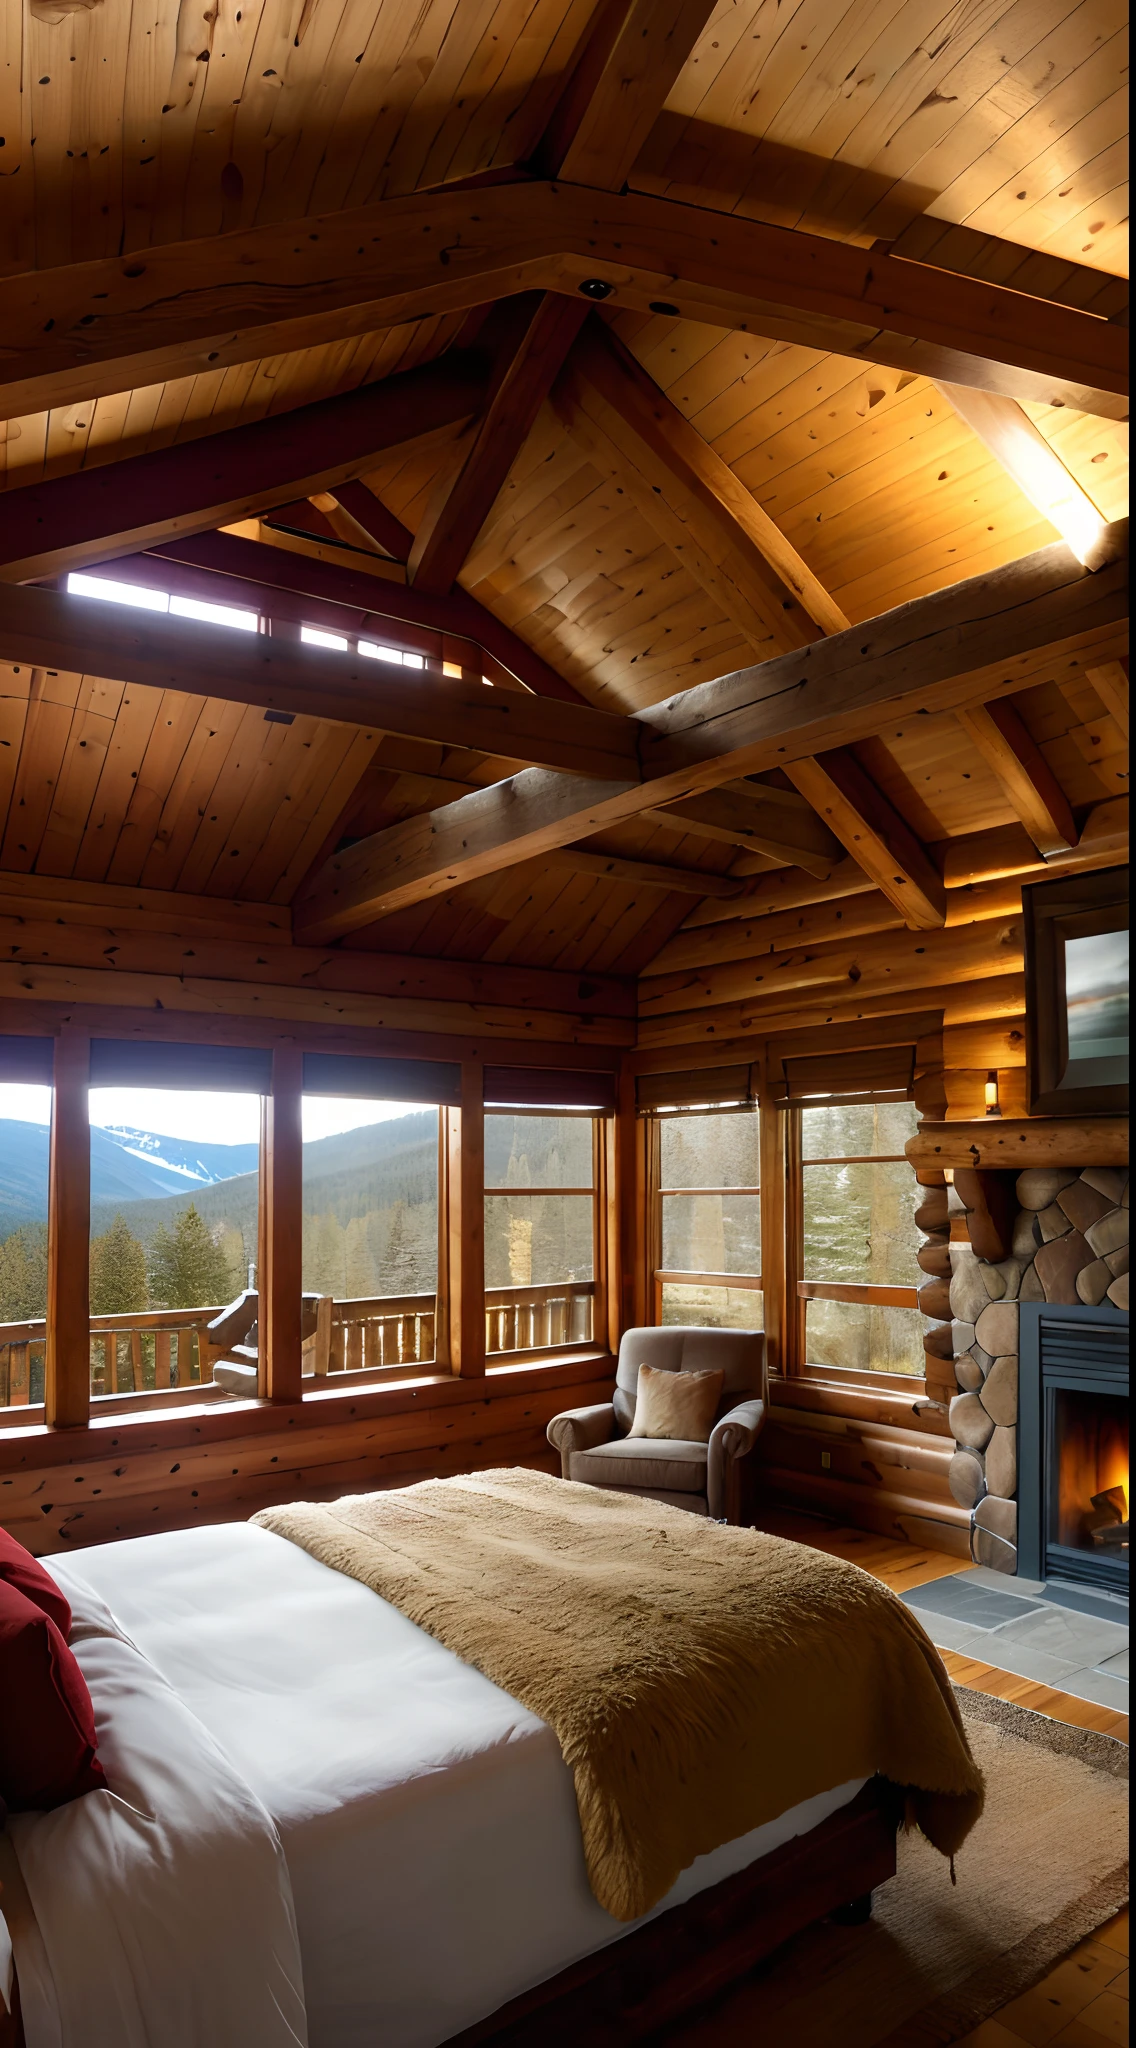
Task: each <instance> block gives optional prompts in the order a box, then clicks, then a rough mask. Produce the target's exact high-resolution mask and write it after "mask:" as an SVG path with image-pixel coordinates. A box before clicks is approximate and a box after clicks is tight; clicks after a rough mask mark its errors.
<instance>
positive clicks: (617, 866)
mask: <svg viewBox="0 0 1136 2048" xmlns="http://www.w3.org/2000/svg"><path fill="white" fill-rule="evenodd" d="M544 858H545V860H546V861H547V862H548V863H549V864H551V865H554V866H558V867H567V868H574V869H575V870H576V872H577V873H578V874H582V875H598V876H599V877H600V878H601V879H603V880H606V881H610V882H627V883H630V884H631V886H632V887H633V888H636V889H662V890H664V891H666V892H667V893H668V894H675V895H680V896H699V897H703V896H704V897H710V898H712V899H713V900H714V901H715V902H719V901H721V900H722V899H727V900H728V899H729V898H731V897H734V896H738V895H740V893H741V884H740V883H739V882H735V881H731V879H730V877H729V876H728V875H716V874H713V873H711V872H710V870H709V869H705V868H680V867H669V866H667V865H666V863H665V862H662V861H650V860H625V859H623V858H622V857H621V856H620V855H618V854H608V853H590V852H588V851H587V850H586V849H585V848H583V847H576V846H561V847H557V848H555V849H554V850H553V851H552V852H551V853H548V854H546V855H545V856H544Z"/></svg>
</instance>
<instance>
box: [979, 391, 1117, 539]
mask: <svg viewBox="0 0 1136 2048" xmlns="http://www.w3.org/2000/svg"><path fill="white" fill-rule="evenodd" d="M939 389H940V391H941V392H942V394H943V396H944V398H946V399H947V400H948V402H949V403H950V404H951V405H952V406H953V407H954V410H955V411H956V412H957V414H958V416H959V418H960V419H963V420H965V421H966V424H967V426H968V427H969V428H970V429H971V431H972V433H975V434H977V435H978V438H979V440H980V441H981V442H982V443H983V446H984V447H986V448H988V449H989V450H990V453H991V455H993V456H994V458H995V460H996V461H997V462H999V463H1001V465H1002V468H1003V469H1004V470H1005V471H1006V474H1007V476H1011V477H1012V478H1013V480H1014V482H1015V483H1016V484H1017V486H1018V489H1019V490H1020V491H1022V492H1023V493H1024V495H1025V496H1026V497H1027V498H1028V499H1029V501H1030V504H1031V505H1033V506H1035V507H1036V509H1037V510H1038V511H1039V512H1040V513H1041V514H1042V515H1043V517H1044V518H1046V519H1048V521H1049V523H1050V525H1051V526H1053V527H1055V528H1056V530H1057V532H1058V533H1059V534H1060V535H1061V538H1062V540H1067V541H1068V543H1069V546H1070V547H1071V548H1072V550H1073V553H1074V554H1075V555H1077V556H1078V557H1079V558H1080V560H1081V561H1082V562H1084V563H1086V564H1087V565H1088V566H1089V567H1091V566H1092V564H1093V561H1094V559H1095V551H1096V549H1097V548H1098V547H1099V546H1100V541H1101V535H1102V533H1103V532H1104V529H1105V527H1106V526H1107V524H1108V522H1107V520H1106V519H1105V518H1104V516H1103V514H1102V513H1101V512H1099V511H1098V510H1097V507H1096V506H1095V505H1094V504H1093V501H1092V499H1091V498H1090V497H1089V495H1088V492H1087V491H1083V490H1082V489H1081V486H1080V484H1079V483H1078V482H1077V479H1076V477H1075V476H1074V475H1073V474H1072V472H1071V471H1070V470H1068V469H1066V467H1065V464H1064V463H1063V462H1062V460H1061V457H1060V456H1059V455H1058V453H1057V450H1056V449H1055V448H1051V447H1050V445H1049V442H1048V441H1047V440H1046V438H1045V435H1044V434H1043V433H1042V432H1041V429H1040V428H1039V427H1036V426H1035V425H1034V423H1033V421H1032V420H1031V418H1030V416H1029V414H1028V413H1027V412H1024V411H1023V410H1022V407H1021V406H1020V405H1019V404H1018V402H1017V400H1016V399H1014V398H1006V397H1004V396H1003V395H1002V394H1001V393H1000V392H996V391H972V390H970V389H969V388H968V387H967V385H965V384H944V383H943V382H942V381H940V383H939Z"/></svg>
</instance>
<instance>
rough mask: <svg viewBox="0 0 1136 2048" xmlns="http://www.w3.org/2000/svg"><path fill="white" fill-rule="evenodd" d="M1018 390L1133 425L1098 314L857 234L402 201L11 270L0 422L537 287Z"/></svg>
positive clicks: (600, 209) (687, 209) (645, 202)
mask: <svg viewBox="0 0 1136 2048" xmlns="http://www.w3.org/2000/svg"><path fill="white" fill-rule="evenodd" d="M591 280H596V281H598V282H599V283H600V284H601V285H603V284H607V285H609V286H610V294H609V301H610V302H612V303H614V304H615V305H618V306H620V307H626V306H630V307H632V308H634V309H635V310H637V311H641V312H647V311H649V310H651V308H652V307H653V306H657V305H664V304H665V305H666V306H668V307H670V306H673V307H674V309H675V311H676V312H677V313H678V314H680V315H681V316H682V317H683V318H685V319H688V320H700V321H704V322H707V321H708V322H710V323H711V324H712V325H714V326H718V327H732V328H735V329H741V330H743V331H745V332H749V333H757V334H765V335H768V336H770V337H771V338H772V339H775V340H778V339H779V340H785V341H792V342H799V343H803V344H804V345H805V346H806V347H811V348H819V349H824V350H835V351H837V352H838V353H839V354H842V355H846V356H857V357H860V358H861V359H862V360H864V361H866V362H878V363H887V364H891V365H892V366H893V367H895V368H897V369H900V370H907V371H911V372H913V373H914V374H916V375H920V376H928V377H941V378H944V379H945V380H946V381H947V382H948V383H954V384H975V385H977V386H978V387H979V388H980V389H982V390H987V391H1001V392H1004V393H1005V394H1006V395H1007V396H1008V397H1011V398H1029V399H1040V400H1042V401H1043V402H1047V403H1052V402H1054V401H1060V402H1061V403H1062V404H1064V405H1070V406H1076V407H1078V408H1080V409H1081V410H1083V411H1089V412H1099V413H1101V414H1103V415H1104V416H1105V417H1107V418H1121V419H1122V418H1124V417H1126V406H1125V402H1124V394H1125V393H1126V391H1127V364H1126V360H1125V341H1126V336H1125V335H1124V333H1123V331H1122V330H1121V329H1120V328H1117V327H1113V326H1112V325H1110V323H1109V322H1107V321H1105V320H1097V319H1094V318H1092V317H1091V315H1088V314H1084V313H1080V312H1077V311H1074V310H1072V309H1071V308H1067V307H1064V306H1055V305H1052V304H1049V303H1046V302H1043V301H1036V300H1031V299H1029V298H1027V297H1026V296H1025V295H1024V294H1021V293H1018V292H1013V291H1007V290H1005V289H1004V288H1002V287H1000V286H997V285H991V284H987V283H985V282H981V283H979V282H976V281H972V280H970V279H967V278H964V277H957V276H954V275H952V274H951V273H950V272H947V271H943V270H936V269H934V268H932V267H930V266H929V265H924V264H919V263H909V262H904V261H902V260H901V259H900V258H897V257H894V256H888V255H886V254H877V253H874V252H872V251H870V250H866V249H859V248H855V247H854V246H853V245H852V244H851V243H848V242H837V241H832V240H828V239H826V238H825V237H823V236H820V235H810V234H804V233H802V232H800V231H799V230H797V229H791V228H781V227H770V226H768V225H767V224H766V223H765V222H763V221H755V220H747V219H745V218H744V217H743V216H741V215H738V214H724V213H719V212H714V211H711V210H706V209H703V208H699V207H694V206H683V205H680V204H677V203H676V202H674V201H673V200H668V199H660V198H657V197H655V196H653V195H650V194H646V193H635V192H630V193H624V194H620V195H609V194H606V193H601V192H595V191H590V190H586V189H584V188H582V187H579V186H575V185H569V184H563V183H557V184H547V183H540V182H530V183H520V184H513V185H501V186H496V187H494V188H493V189H491V190H487V191H479V192H473V193H464V194H463V193H441V194H435V195H412V196H410V197H409V198H405V199H388V200H382V201H379V202H377V203H376V204H374V205H372V206H364V207H357V208H354V209H352V210H351V211H349V212H345V213H339V214H327V215H324V216H323V217H322V218H321V219H320V220H319V223H318V226H316V225H313V222H312V221H311V220H308V219H304V220H302V221H300V222H296V221H283V222H277V223H273V224H270V225H266V226H263V227H254V228H247V229H239V230H236V231H235V232H233V233H230V234H225V235H219V236H214V237H205V238H203V239H201V240H199V241H190V242H180V243H173V244H167V245H165V246H163V247H155V248H149V249H144V250H139V251H138V252H137V255H136V256H135V257H133V258H132V259H131V261H130V262H129V263H124V262H123V260H122V258H121V257H120V256H108V257H100V258H96V259H95V260H93V261H90V262H86V263H78V264H68V265H63V266H60V267H59V268H56V269H49V270H36V271H28V272H25V273H20V274H19V275H16V276H13V277H8V278H6V279H5V281H4V298H5V304H4V332H5V354H4V359H3V363H2V365H0V416H4V417H9V418H10V417H12V416H13V415H14V414H22V413H31V412H39V411H42V410H43V409H44V408H46V407H48V406H52V405H62V404H73V403H74V402H75V400H76V399H79V398H92V397H99V396H101V395H103V394H107V393H110V392H116V391H125V390H129V389H133V388H136V387H137V386H140V385H146V384H154V383H161V382H162V381H164V380H165V379H168V378H171V377H183V376H190V375H195V374H197V373H198V372H201V371H204V370H212V369H217V368H219V367H224V366H225V365H228V364H233V363H245V362H253V361H257V360H259V359H260V358H262V357H264V356H267V355H273V354H276V353H278V352H281V353H283V352H286V351H289V350H294V349H300V348H306V347H309V346H314V345H317V344H320V343H323V342H327V341H331V340H336V339H340V338H343V337H345V336H347V335H352V334H364V333H369V332H373V331H374V330H375V329H376V328H378V327H383V326H387V325H391V324H393V323H395V322H397V321H401V320H408V319H414V318H417V317H418V316H420V315H423V314H429V313H437V312H442V311H453V310H455V309H458V308H461V307H465V306H472V305H477V304H483V303H485V302H486V301H487V300H491V299H498V298H501V297H502V296H506V295H508V294H509V293H511V292H515V291H521V290H528V289H535V288H540V289H543V290H546V291H564V292H567V293H569V294H570V295H575V294H576V293H577V291H578V290H579V288H580V287H581V285H583V284H585V283H589V282H590V281H591Z"/></svg>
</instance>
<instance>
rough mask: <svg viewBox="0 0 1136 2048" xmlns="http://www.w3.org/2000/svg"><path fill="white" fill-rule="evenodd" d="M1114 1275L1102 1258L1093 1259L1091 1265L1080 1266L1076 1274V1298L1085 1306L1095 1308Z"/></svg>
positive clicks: (1102, 1298) (1110, 1284)
mask: <svg viewBox="0 0 1136 2048" xmlns="http://www.w3.org/2000/svg"><path fill="white" fill-rule="evenodd" d="M1115 1277H1116V1276H1115V1274H1114V1273H1112V1272H1110V1271H1109V1268H1108V1267H1107V1266H1106V1265H1105V1262H1104V1260H1103V1259H1094V1260H1093V1263H1092V1265H1091V1266H1082V1267H1081V1270H1080V1272H1079V1273H1078V1275H1077V1296H1078V1299H1079V1300H1080V1301H1083V1302H1084V1303H1085V1305H1086V1307H1087V1308H1096V1306H1097V1303H1098V1302H1101V1301H1103V1300H1104V1298H1105V1295H1106V1294H1107V1293H1108V1290H1109V1288H1110V1287H1111V1286H1112V1283H1113V1280H1114V1279H1115Z"/></svg>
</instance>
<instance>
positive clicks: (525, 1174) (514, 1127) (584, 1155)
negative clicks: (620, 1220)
mask: <svg viewBox="0 0 1136 2048" xmlns="http://www.w3.org/2000/svg"><path fill="white" fill-rule="evenodd" d="M485 1185H486V1187H487V1188H514V1187H515V1188H590V1187H591V1185H592V1119H591V1117H587V1116H518V1115H516V1114H513V1115H507V1116H487V1117H486V1119H485ZM589 1230H590V1225H589ZM588 1242H589V1247H590V1244H591V1238H590V1236H589V1240H588ZM588 1257H589V1259H590V1258H591V1250H590V1249H589V1252H588ZM550 1277H551V1278H555V1279H560V1278H562V1275H560V1274H555V1275H550ZM492 1284H493V1283H492V1282H490V1281H489V1280H488V1279H487V1281H486V1285H487V1286H490V1285H492Z"/></svg>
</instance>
